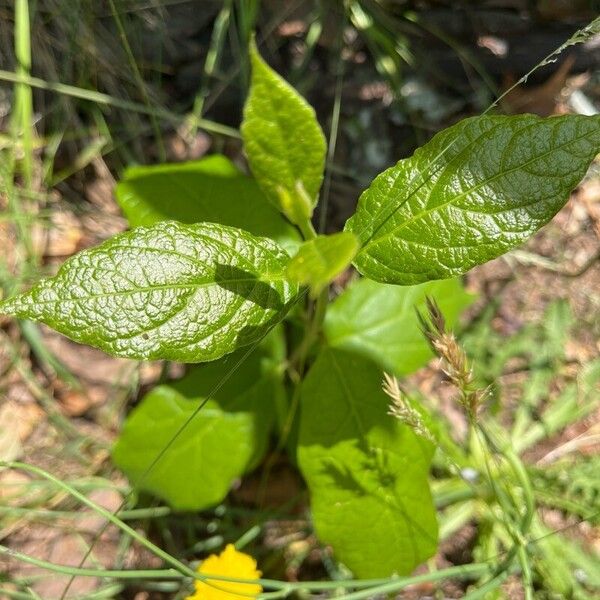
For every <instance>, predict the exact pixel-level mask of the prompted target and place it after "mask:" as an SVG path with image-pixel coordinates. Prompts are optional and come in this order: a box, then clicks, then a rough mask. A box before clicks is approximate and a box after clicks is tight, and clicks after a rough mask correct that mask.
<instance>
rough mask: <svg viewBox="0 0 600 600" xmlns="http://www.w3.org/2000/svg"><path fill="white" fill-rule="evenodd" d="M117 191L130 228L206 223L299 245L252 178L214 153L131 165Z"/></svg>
mask: <svg viewBox="0 0 600 600" xmlns="http://www.w3.org/2000/svg"><path fill="white" fill-rule="evenodd" d="M116 195H117V200H118V202H119V205H120V206H121V209H122V210H123V212H124V213H125V216H126V217H127V220H128V221H129V224H130V225H131V227H139V226H140V225H145V226H148V225H154V224H155V223H158V222H159V221H170V220H174V221H180V222H182V223H201V222H203V221H210V222H212V223H221V224H223V225H231V226H232V227H239V228H240V229H245V230H246V231H249V232H250V233H253V234H254V235H260V236H265V237H270V238H272V239H274V240H276V241H277V242H279V243H280V244H281V245H282V246H283V247H284V248H286V249H290V250H294V251H295V250H296V248H297V246H298V243H299V239H300V236H299V235H298V231H297V230H296V228H295V227H293V226H292V225H290V224H289V223H288V222H287V221H286V220H285V219H284V218H283V217H282V216H281V215H280V214H279V213H278V212H277V210H276V209H275V208H274V207H273V206H272V204H271V203H270V202H269V201H268V200H267V199H266V197H265V195H264V194H263V192H262V191H261V190H260V188H259V187H258V185H257V184H256V182H255V181H254V180H253V179H252V178H250V177H246V176H245V175H244V174H242V173H241V172H240V171H239V170H238V169H237V167H236V166H235V165H234V164H233V163H232V162H231V161H230V160H229V159H228V158H226V157H225V156H221V155H218V154H215V155H212V156H208V157H207V158H203V159H202V160H198V161H193V162H186V163H177V164H164V165H155V166H150V167H131V168H129V169H127V171H126V172H125V177H124V179H123V180H122V181H121V182H120V183H119V184H118V185H117V189H116Z"/></svg>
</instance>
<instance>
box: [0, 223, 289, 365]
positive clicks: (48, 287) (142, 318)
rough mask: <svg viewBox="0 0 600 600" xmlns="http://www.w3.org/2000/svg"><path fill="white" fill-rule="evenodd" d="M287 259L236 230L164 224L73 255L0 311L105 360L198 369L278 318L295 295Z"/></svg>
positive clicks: (249, 340)
mask: <svg viewBox="0 0 600 600" xmlns="http://www.w3.org/2000/svg"><path fill="white" fill-rule="evenodd" d="M288 260H289V258H288V256H287V254H286V253H285V252H284V251H283V250H282V249H281V248H280V247H279V246H278V245H277V244H276V243H275V242H273V241H272V240H269V239H267V238H259V237H255V236H253V235H251V234H249V233H247V232H244V231H242V230H240V229H235V228H232V227H226V226H225V225H216V224H212V223H203V224H198V225H182V224H180V223H176V222H174V221H165V222H162V223H159V224H157V225H155V226H153V227H148V228H146V227H140V228H138V229H134V230H133V231H130V232H127V233H123V234H120V235H117V236H115V237H113V238H112V239H110V240H108V241H107V242H104V243H103V244H101V245H100V246H98V247H96V248H92V249H90V250H85V251H83V252H80V253H79V254H77V255H75V256H74V257H72V258H71V259H69V260H68V261H67V262H65V264H64V265H63V266H62V267H61V268H60V270H59V271H58V273H57V275H56V276H55V277H52V278H48V279H44V280H42V281H40V282H39V283H37V284H36V285H35V286H34V287H33V288H32V289H31V290H29V291H28V292H26V293H25V294H22V295H20V296H17V297H15V298H11V299H9V300H7V301H5V302H3V303H1V304H0V312H4V313H7V314H12V315H15V316H17V317H21V318H25V319H32V320H35V321H42V322H44V323H46V324H48V325H50V327H52V328H53V329H56V330H57V331H59V332H61V333H63V334H65V335H67V336H68V337H70V338H71V339H73V340H76V341H78V342H83V343H86V344H89V345H90V346H96V347H98V348H100V349H102V350H104V351H105V352H108V353H109V354H113V355H115V356H123V357H127V358H135V359H140V360H142V359H168V360H176V361H181V362H204V361H209V360H214V359H217V358H219V357H221V356H223V355H224V354H228V353H229V352H232V351H233V350H235V349H236V348H238V347H240V346H244V345H246V344H249V343H252V342H253V341H255V340H258V339H260V338H261V337H262V336H263V335H264V334H265V332H266V331H267V330H268V329H269V328H270V327H271V326H272V325H274V324H275V323H277V322H278V321H279V320H280V319H281V318H282V316H283V315H284V314H285V312H286V310H287V308H288V304H289V302H290V301H291V300H292V299H293V298H294V297H295V295H296V294H297V286H296V285H294V284H290V283H288V282H287V281H286V280H285V276H284V269H285V266H286V263H287V261H288Z"/></svg>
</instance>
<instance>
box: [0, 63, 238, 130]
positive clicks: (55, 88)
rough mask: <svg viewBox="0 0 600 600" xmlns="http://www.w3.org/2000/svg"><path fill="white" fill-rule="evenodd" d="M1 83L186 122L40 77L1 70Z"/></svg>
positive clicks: (209, 125) (203, 123)
mask: <svg viewBox="0 0 600 600" xmlns="http://www.w3.org/2000/svg"><path fill="white" fill-rule="evenodd" d="M0 81H10V82H12V83H23V84H26V85H29V86H31V87H34V88H38V89H40V90H47V91H49V92H56V93H58V94H64V95H65V96H71V97H73V98H80V99H81V100H89V101H90V102H95V103H96V104H102V105H105V106H112V107H114V108H121V109H123V110H130V111H132V112H138V113H142V114H145V115H154V116H156V117H158V118H160V119H164V120H165V121H169V122H172V123H177V124H179V123H181V122H182V121H184V120H185V117H183V116H180V115H177V114H175V113H172V112H170V111H168V110H165V109H163V108H155V107H148V106H144V105H143V104H138V103H137V102H131V101H129V100H123V99H121V98H114V97H113V96H110V95H109V94H103V93H102V92H96V91H94V90H86V89H83V88H78V87H75V86H73V85H67V84H65V83H58V82H52V81H45V80H44V79H39V78H38V77H26V76H24V75H19V74H17V73H12V72H10V71H4V70H2V69H0ZM193 123H194V124H195V125H197V126H198V127H200V128H202V129H205V130H206V131H209V132H211V133H218V134H221V135H226V136H229V137H233V138H239V137H240V134H239V132H238V131H237V129H234V128H233V127H227V126H226V125H221V124H220V123H215V122H214V121H208V120H206V119H193Z"/></svg>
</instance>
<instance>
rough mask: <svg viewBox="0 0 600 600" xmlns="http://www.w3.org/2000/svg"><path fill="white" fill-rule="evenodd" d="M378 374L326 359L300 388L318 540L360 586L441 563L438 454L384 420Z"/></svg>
mask: <svg viewBox="0 0 600 600" xmlns="http://www.w3.org/2000/svg"><path fill="white" fill-rule="evenodd" d="M381 379H382V373H381V370H380V369H379V368H378V367H377V366H376V365H375V364H374V363H372V362H370V361H368V360H366V359H364V358H362V357H359V356H356V355H354V354H350V353H346V352H343V351H341V350H332V349H325V350H323V351H322V353H321V354H320V355H319V357H318V358H317V361H316V362H315V364H314V365H313V367H312V368H311V370H310V371H309V373H308V375H307V377H306V379H305V381H304V384H303V387H302V398H301V399H302V404H301V407H302V413H301V420H300V436H299V447H298V460H299V464H300V468H301V469H302V473H303V474H304V477H305V479H306V482H307V484H308V487H309V489H310V495H311V506H312V516H313V521H314V525H315V529H316V532H317V535H318V536H319V538H320V540H321V541H322V542H323V543H326V544H331V546H332V547H333V550H334V554H335V555H336V557H337V558H338V560H340V561H341V562H343V563H344V564H345V565H346V566H348V567H349V568H350V569H351V570H352V571H353V572H354V574H355V575H357V576H358V577H364V578H370V577H387V576H389V575H392V574H393V573H399V574H406V573H410V572H411V571H412V570H413V569H414V567H415V566H416V565H418V564H419V563H421V562H423V561H424V560H426V559H427V558H429V557H430V556H431V555H432V554H434V552H435V550H436V545H437V521H436V515H435V510H434V506H433V501H432V498H431V493H430V490H429V484H428V472H429V465H430V461H431V458H432V455H433V446H432V444H431V443H429V442H428V441H427V440H425V439H424V438H423V437H417V436H416V435H415V434H414V433H413V431H412V430H411V429H410V428H408V427H407V426H405V425H402V424H401V423H400V422H399V421H398V420H396V419H394V418H393V417H391V416H389V415H388V414H387V410H388V404H389V398H388V397H387V396H386V395H385V394H384V393H383V391H382V389H381Z"/></svg>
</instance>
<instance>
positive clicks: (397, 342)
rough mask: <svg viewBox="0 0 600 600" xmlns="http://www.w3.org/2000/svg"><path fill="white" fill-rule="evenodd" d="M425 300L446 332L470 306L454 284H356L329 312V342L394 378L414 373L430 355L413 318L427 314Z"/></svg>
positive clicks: (363, 281) (365, 281)
mask: <svg viewBox="0 0 600 600" xmlns="http://www.w3.org/2000/svg"><path fill="white" fill-rule="evenodd" d="M427 296H431V297H432V298H434V299H435V300H436V301H437V303H438V305H439V306H440V308H441V309H442V313H443V314H444V317H445V318H446V320H447V323H448V325H449V326H450V327H452V326H453V325H454V323H455V322H456V320H457V318H458V316H459V314H460V312H461V310H463V309H464V308H466V307H467V306H468V305H469V304H470V303H471V302H472V301H473V296H472V295H470V294H468V293H467V292H465V291H464V288H463V286H462V284H461V283H460V281H459V280H457V279H447V280H443V281H430V282H427V283H423V284H421V285H415V286H398V285H389V284H384V283H377V282H376V281H371V280H369V279H360V280H359V281H356V282H354V283H353V284H351V285H350V286H349V287H348V288H347V289H346V290H345V291H344V292H343V293H342V294H341V295H340V296H338V298H337V299H336V300H335V301H334V302H333V303H332V304H331V306H330V307H329V310H328V311H327V316H326V317H325V335H326V337H327V342H328V343H329V344H330V345H331V346H333V347H336V348H342V349H345V350H350V351H352V352H355V353H357V354H360V355H362V356H365V357H367V358H370V359H371V360H374V361H375V362H377V363H378V364H379V365H380V366H381V367H382V369H385V370H387V371H389V372H390V373H394V374H395V375H399V376H400V375H407V374H409V373H412V372H414V371H416V370H417V369H418V368H420V367H422V366H423V365H424V364H425V363H426V362H427V361H428V360H429V359H430V358H431V357H432V356H433V353H432V351H431V349H430V347H429V344H428V343H427V341H426V339H425V336H424V335H423V333H422V331H421V329H420V326H419V321H418V319H417V315H416V310H419V311H421V312H423V313H425V312H426V308H425V299H426V297H427Z"/></svg>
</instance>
